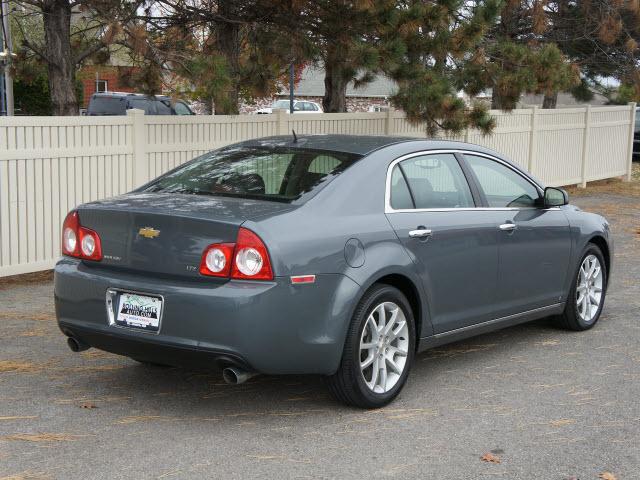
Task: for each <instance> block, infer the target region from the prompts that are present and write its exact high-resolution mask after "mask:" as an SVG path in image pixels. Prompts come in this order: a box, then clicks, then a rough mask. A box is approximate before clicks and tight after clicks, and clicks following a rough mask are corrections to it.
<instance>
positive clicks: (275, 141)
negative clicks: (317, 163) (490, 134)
mask: <svg viewBox="0 0 640 480" xmlns="http://www.w3.org/2000/svg"><path fill="white" fill-rule="evenodd" d="M409 142H415V143H416V149H424V150H436V149H443V150H446V149H461V150H473V151H477V152H485V153H489V154H492V155H496V152H494V151H492V150H489V149H487V148H484V147H481V146H479V145H473V144H469V143H463V142H454V141H448V140H432V139H424V138H415V137H396V136H386V135H338V134H336V135H331V134H329V135H297V142H296V141H294V137H293V134H291V135H279V136H273V137H264V138H257V139H253V140H246V141H244V142H241V143H237V144H235V145H234V147H238V146H246V147H268V146H274V147H275V146H284V145H286V146H287V147H299V148H305V149H312V150H326V151H333V152H344V153H354V154H357V155H363V156H364V155H368V154H369V153H371V152H374V151H375V150H379V149H381V148H384V147H388V146H391V145H396V144H399V143H409Z"/></svg>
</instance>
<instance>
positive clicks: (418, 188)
mask: <svg viewBox="0 0 640 480" xmlns="http://www.w3.org/2000/svg"><path fill="white" fill-rule="evenodd" d="M398 165H399V168H400V169H401V170H402V173H404V177H405V178H406V181H407V182H408V184H409V188H410V190H411V195H412V197H413V201H414V202H415V208H469V207H475V204H474V202H473V197H472V195H471V190H470V189H469V184H468V183H467V179H466V178H465V176H464V173H463V172H462V169H461V168H460V165H459V164H458V161H457V160H456V157H455V156H454V155H453V154H452V153H444V154H430V155H421V156H418V157H412V158H408V159H407V160H404V161H402V162H400V163H399V164H398ZM397 178H398V182H400V181H399V177H397ZM392 182H393V178H392ZM398 192H399V193H398V195H401V193H400V190H398ZM392 197H393V195H392ZM399 198H400V197H399ZM403 201H404V202H406V200H403ZM392 206H393V205H392ZM394 208H396V207H394Z"/></svg>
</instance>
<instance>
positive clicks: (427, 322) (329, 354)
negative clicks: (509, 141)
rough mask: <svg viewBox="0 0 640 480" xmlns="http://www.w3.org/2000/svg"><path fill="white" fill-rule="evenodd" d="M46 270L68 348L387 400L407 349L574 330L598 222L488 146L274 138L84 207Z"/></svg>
mask: <svg viewBox="0 0 640 480" xmlns="http://www.w3.org/2000/svg"><path fill="white" fill-rule="evenodd" d="M62 241H63V252H62V253H63V257H62V259H61V260H60V261H59V262H58V264H57V265H56V269H55V301H56V313H57V317H58V322H59V325H60V328H61V330H62V332H63V333H64V334H65V335H66V336H67V337H68V340H67V342H68V344H69V346H70V347H71V349H72V350H73V351H81V350H85V349H87V348H90V347H95V348H99V349H102V350H106V351H109V352H113V353H116V354H120V355H126V356H129V357H131V358H133V359H135V360H138V361H140V362H145V363H155V364H164V365H176V366H190V367H192V366H196V367H203V366H204V367H207V366H217V367H221V368H222V369H223V376H224V378H225V380H227V381H228V382H232V383H237V382H242V381H245V380H246V379H247V378H249V377H250V376H251V375H254V374H256V373H266V374H320V375H323V376H325V378H326V380H327V384H328V387H329V389H330V390H331V392H332V393H333V394H334V395H335V396H336V397H337V398H338V399H339V400H341V401H343V402H346V403H348V404H352V405H357V406H360V407H367V408H372V407H379V406H382V405H385V404H387V403H388V402H390V401H391V400H392V399H393V398H395V397H396V396H397V395H398V393H399V392H400V390H401V389H402V387H403V385H404V384H405V382H406V380H407V376H408V374H409V370H410V368H411V364H412V363H413V360H414V356H415V354H416V352H419V351H421V350H424V349H427V348H430V347H433V346H436V345H441V344H444V343H447V342H452V341H455V340H459V339H462V338H465V337H469V336H472V335H476V334H479V333H483V332H487V331H491V330H495V329H499V328H503V327H506V326H509V325H514V324H517V323H521V322H526V321H530V320H534V319H537V318H541V317H546V316H553V317H554V318H555V320H556V321H557V323H558V324H559V325H561V326H562V327H565V328H569V329H572V330H587V329H589V328H591V327H593V326H594V325H595V324H596V322H597V321H598V318H599V316H600V313H601V311H602V307H603V304H604V298H605V293H606V288H607V282H608V278H609V274H610V271H611V258H612V247H613V246H612V240H611V235H610V232H609V225H608V223H607V221H606V220H605V219H604V218H603V217H601V216H599V215H595V214H592V213H586V212H582V211H581V210H580V209H578V208H576V207H574V206H571V205H569V204H568V198H567V194H566V192H564V191H563V190H560V189H557V188H551V187H547V188H545V187H544V186H543V185H542V184H541V183H540V182H538V181H537V180H535V179H534V178H532V177H531V176H530V175H529V174H527V173H526V172H524V171H522V170H521V169H520V168H518V167H517V166H516V165H514V164H513V163H511V162H509V161H508V160H506V159H505V158H503V157H502V156H501V155H499V154H498V153H496V152H493V151H491V150H488V149H485V148H482V147H479V146H476V145H470V144H465V143H457V142H445V141H432V140H416V139H410V138H391V137H377V136H340V135H323V136H300V137H298V138H296V137H295V135H294V136H291V137H289V136H281V137H272V138H264V139H258V140H251V141H247V142H243V143H239V144H236V145H232V146H229V147H225V148H222V149H219V150H216V151H213V152H211V153H208V154H205V155H203V156H201V157H198V158H196V159H194V160H192V161H191V162H189V163H186V164H184V165H182V166H180V167H178V168H176V169H175V170H173V171H170V172H168V173H167V174H165V175H163V176H161V177H159V178H157V179H156V180H154V181H152V182H150V183H149V184H147V185H144V186H143V187H141V188H139V189H137V190H135V191H133V192H131V193H129V194H126V195H122V196H119V197H115V198H111V199H107V200H100V201H96V202H92V203H88V204H84V205H81V206H79V207H78V208H77V209H76V210H74V211H72V212H70V213H69V215H68V216H67V218H66V220H65V222H64V225H63V238H62Z"/></svg>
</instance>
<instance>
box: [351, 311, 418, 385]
mask: <svg viewBox="0 0 640 480" xmlns="http://www.w3.org/2000/svg"><path fill="white" fill-rule="evenodd" d="M408 353H409V327H408V325H407V319H406V317H405V315H404V312H403V311H402V309H401V308H400V307H399V306H398V305H396V304H395V303H393V302H384V303H381V304H379V305H378V306H377V307H375V308H374V309H373V311H372V312H371V314H369V316H368V317H367V321H366V323H365V325H364V329H363V330H362V335H361V337H360V371H361V373H362V377H363V378H364V381H365V383H366V385H367V387H368V388H369V389H370V390H371V391H372V392H374V393H386V392H388V391H389V390H391V389H392V388H393V387H394V386H395V385H396V383H398V380H400V377H401V376H402V372H403V371H404V369H405V366H406V364H407V355H408Z"/></svg>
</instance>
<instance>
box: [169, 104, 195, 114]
mask: <svg viewBox="0 0 640 480" xmlns="http://www.w3.org/2000/svg"><path fill="white" fill-rule="evenodd" d="M173 109H174V110H175V112H176V115H193V112H192V111H191V110H190V109H189V107H187V106H186V105H185V104H184V103H182V102H176V103H175V105H174V106H173Z"/></svg>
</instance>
